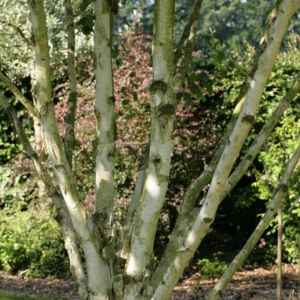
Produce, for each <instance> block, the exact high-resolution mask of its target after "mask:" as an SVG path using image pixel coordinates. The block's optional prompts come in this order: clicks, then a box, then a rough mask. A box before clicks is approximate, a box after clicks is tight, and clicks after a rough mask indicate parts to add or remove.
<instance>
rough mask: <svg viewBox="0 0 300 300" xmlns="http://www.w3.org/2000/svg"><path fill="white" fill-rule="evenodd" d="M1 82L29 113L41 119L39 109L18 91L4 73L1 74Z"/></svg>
mask: <svg viewBox="0 0 300 300" xmlns="http://www.w3.org/2000/svg"><path fill="white" fill-rule="evenodd" d="M0 80H1V81H2V82H3V83H4V84H5V85H6V86H7V87H8V88H9V89H10V90H11V91H12V92H13V94H14V95H15V96H16V98H17V99H18V100H19V101H20V102H21V103H22V104H23V105H24V106H25V107H26V108H27V109H28V111H29V112H30V113H31V114H32V115H33V116H35V117H36V118H38V117H39V114H38V111H37V109H36V108H35V107H34V105H33V104H32V103H31V102H30V101H29V100H28V99H27V98H26V97H25V96H24V94H23V93H22V92H21V91H20V90H19V89H18V87H17V86H16V85H15V84H14V83H13V82H12V81H11V80H10V79H8V78H7V77H6V76H5V75H4V74H3V73H2V72H0Z"/></svg>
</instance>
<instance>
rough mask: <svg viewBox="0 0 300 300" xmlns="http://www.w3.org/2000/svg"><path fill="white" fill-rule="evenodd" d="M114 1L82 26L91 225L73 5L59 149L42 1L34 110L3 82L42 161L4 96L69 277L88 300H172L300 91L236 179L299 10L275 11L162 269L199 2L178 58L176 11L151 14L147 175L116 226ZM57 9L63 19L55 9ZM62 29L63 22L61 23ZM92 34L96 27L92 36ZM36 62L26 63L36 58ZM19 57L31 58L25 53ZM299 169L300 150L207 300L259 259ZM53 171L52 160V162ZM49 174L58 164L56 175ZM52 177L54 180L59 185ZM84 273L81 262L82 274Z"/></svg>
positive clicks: (190, 192) (33, 17)
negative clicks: (259, 246) (91, 157)
mask: <svg viewBox="0 0 300 300" xmlns="http://www.w3.org/2000/svg"><path fill="white" fill-rule="evenodd" d="M121 2H122V3H118V1H117V0H95V1H93V2H92V1H82V4H81V5H80V8H81V9H82V10H84V9H86V8H87V7H88V9H90V11H92V18H91V17H90V15H89V16H88V17H86V18H85V19H84V18H83V19H82V20H83V21H81V24H83V25H85V26H88V27H90V29H91V27H92V26H91V24H90V22H91V21H92V25H93V36H94V40H93V47H94V73H95V80H96V86H95V89H96V99H95V103H94V108H95V110H94V111H95V118H96V126H95V131H96V139H95V140H94V142H93V146H94V150H95V159H96V168H95V176H94V180H95V181H94V192H95V202H94V212H93V214H92V216H91V217H89V215H88V214H87V212H86V211H85V209H84V207H83V205H82V204H81V201H80V200H81V199H80V195H79V193H78V190H77V187H76V183H75V180H74V174H73V172H72V165H73V151H74V143H75V135H74V123H75V110H76V98H77V91H76V71H75V55H74V52H75V49H76V45H75V29H74V28H75V27H74V13H73V8H72V2H71V0H65V2H64V3H65V12H66V16H67V20H68V24H67V28H66V32H67V33H68V75H69V90H70V93H69V101H68V110H67V113H66V117H65V128H66V130H65V135H64V139H63V141H62V138H61V136H60V134H59V129H58V126H57V122H56V119H55V114H54V105H53V97H52V85H51V69H50V55H49V53H50V49H49V38H48V36H49V34H48V28H47V15H46V14H45V7H44V5H45V3H44V1H43V0H28V1H27V3H28V7H29V11H30V12H29V16H28V17H29V18H30V22H31V28H32V34H31V37H30V40H29V41H27V44H28V47H29V50H30V48H32V51H33V52H34V72H32V74H31V75H32V78H31V79H32V94H33V101H29V100H27V99H26V98H25V97H24V95H22V93H21V91H19V90H18V88H17V87H16V86H15V85H14V84H13V83H12V81H11V80H9V79H8V78H7V77H6V76H4V75H3V74H1V77H0V79H1V80H2V81H3V83H4V84H6V85H7V86H8V87H9V88H10V89H11V91H12V92H13V93H14V94H15V96H16V98H17V99H19V101H21V102H22V103H23V105H24V107H25V108H26V109H27V110H28V112H29V113H30V115H31V117H33V118H35V120H36V122H37V123H38V125H39V126H40V127H41V139H42V147H41V149H37V150H38V153H37V152H36V151H35V150H34V149H33V147H32V145H31V144H30V142H29V140H28V138H27V136H26V134H25V132H24V130H23V128H22V125H21V123H20V121H19V119H18V117H17V114H16V112H15V110H14V107H13V106H12V105H11V104H10V103H9V102H8V101H7V99H6V98H5V96H4V95H3V93H0V104H1V108H2V109H4V110H5V111H6V112H7V114H8V115H9V116H10V118H11V120H12V122H13V125H14V129H15V132H16V134H17V135H18V137H19V139H20V141H21V143H22V144H23V147H24V151H25V153H26V155H27V156H28V157H29V158H30V159H31V160H32V161H33V163H34V166H35V168H36V171H37V173H38V175H39V178H40V180H41V181H42V182H43V183H44V185H45V188H46V191H47V194H48V196H49V197H50V198H51V199H52V200H53V203H54V205H55V207H56V211H57V220H58V222H59V224H60V225H61V229H62V232H63V235H64V239H65V246H66V249H67V251H68V254H69V258H70V264H71V271H72V274H73V276H74V279H75V281H76V284H77V287H78V293H79V297H80V299H91V300H98V299H101V300H102V299H159V300H162V299H169V297H170V295H171V293H172V290H173V289H174V286H175V285H176V283H177V281H178V280H179V278H180V276H181V275H182V273H183V271H184V268H185V267H186V266H187V264H188V262H189V260H190V259H191V258H192V257H193V255H194V253H195V251H196V249H197V248H198V247H199V245H200V243H201V242H202V240H203V238H204V237H205V236H206V235H207V233H208V232H209V230H210V226H211V224H212V223H213V221H214V219H215V214H216V211H217V209H218V206H219V204H220V203H221V201H222V200H223V199H224V197H225V196H226V195H227V194H228V193H229V192H230V191H231V190H232V188H233V187H234V186H235V185H236V183H237V182H238V181H239V179H240V178H241V177H242V175H243V174H244V173H245V171H246V170H247V168H248V167H249V165H250V164H251V162H252V161H253V159H254V157H255V156H256V155H257V153H258V152H259V150H260V148H261V147H262V145H263V144H264V143H265V141H266V139H267V137H268V135H269V134H270V132H271V131H272V129H273V128H274V126H275V125H276V123H277V122H278V120H279V118H280V116H281V115H282V114H283V112H284V111H285V109H286V108H287V106H288V104H289V103H290V102H291V100H292V99H293V98H295V96H296V95H297V93H298V92H299V88H300V83H299V75H298V77H296V78H295V82H294V84H293V86H291V88H290V90H289V91H288V93H287V94H286V96H285V97H284V98H283V99H282V101H281V102H280V103H279V105H278V107H277V108H276V110H275V111H274V113H273V115H272V116H271V117H270V119H269V120H268V121H267V122H266V124H265V125H264V127H263V128H262V129H261V131H260V133H259V134H258V135H257V137H256V139H255V141H254V142H253V144H252V145H251V146H250V147H249V149H248V150H247V153H246V155H245V156H244V158H243V159H242V160H241V163H240V164H239V166H238V167H236V169H235V170H234V172H233V173H232V169H233V165H234V163H235V162H236V159H237V157H238V156H239V153H240V150H241V148H242V146H243V144H244V142H245V139H246V138H247V135H248V133H249V130H250V128H251V126H252V124H253V122H254V121H255V116H256V113H257V109H258V107H259V103H260V100H261V96H262V93H263V91H264V88H265V85H266V82H267V81H268V78H269V76H270V74H271V70H272V67H273V65H274V62H275V59H276V56H277V54H278V51H279V48H280V44H281V41H282V39H283V37H284V34H285V32H286V30H287V28H288V26H289V21H290V18H291V17H292V16H293V14H295V13H296V12H297V10H298V9H299V8H300V1H299V0H277V1H276V3H275V6H274V8H273V9H272V11H271V12H270V13H269V17H268V20H267V25H266V28H265V30H264V33H263V36H262V38H261V40H260V43H259V47H258V49H257V51H256V54H255V56H254V57H253V61H252V65H251V67H250V68H249V70H248V71H247V73H246V74H245V78H244V83H243V85H242V87H241V91H240V94H239V96H238V99H237V100H238V101H237V103H238V104H237V106H236V108H235V110H234V112H233V115H232V118H231V120H230V123H229V124H228V129H227V132H226V134H225V136H224V138H223V141H222V142H221V143H220V146H219V148H218V150H217V151H216V153H215V155H214V157H213V159H212V160H211V162H210V164H209V165H208V166H207V168H206V170H205V171H204V172H203V173H202V174H199V177H198V178H197V179H196V180H194V181H193V182H192V184H191V185H190V186H189V188H188V189H187V190H186V192H185V195H184V199H183V201H182V206H181V209H180V211H179V216H178V219H177V222H176V225H175V227H174V229H173V231H172V234H171V235H170V239H169V244H168V245H167V247H166V249H165V252H164V254H163V256H162V259H161V260H160V261H159V262H156V261H155V253H154V250H153V245H154V238H155V234H156V230H157V223H158V219H159V215H160V212H161V210H162V207H163V204H164V200H165V195H166V192H167V188H168V184H169V181H170V177H169V174H170V168H171V152H172V136H173V131H174V121H175V115H176V111H177V108H178V105H179V103H180V101H181V98H182V95H183V92H184V90H185V84H186V80H185V79H186V78H185V77H186V74H187V72H186V70H187V68H188V66H189V65H190V63H191V54H192V51H193V46H194V43H195V37H196V32H197V23H198V16H199V12H200V8H201V4H202V0H195V2H194V6H193V9H192V12H191V14H190V17H189V19H188V21H187V23H186V26H185V28H184V30H183V32H182V35H181V38H180V40H179V43H178V44H177V45H176V47H175V48H174V32H173V28H174V8H175V0H156V1H155V9H154V24H153V41H152V69H153V81H152V83H151V85H150V86H149V94H150V107H151V132H150V138H149V147H148V151H147V152H146V153H145V154H144V159H143V161H142V162H141V164H140V167H139V174H138V176H137V181H136V184H135V190H134V193H133V197H132V199H131V202H130V204H129V206H128V209H127V212H126V216H124V218H123V219H124V221H123V223H122V224H119V223H118V222H116V221H115V220H114V209H115V203H116V196H115V189H116V188H117V187H116V184H115V183H114V176H113V174H114V162H115V155H116V147H115V139H116V136H115V126H116V124H115V123H116V122H115V112H114V106H115V94H114V86H113V82H114V81H113V77H114V74H113V72H112V59H113V51H114V48H113V44H114V41H113V28H114V17H115V15H116V14H117V13H118V6H119V4H122V5H126V1H121ZM54 9H55V7H54ZM61 16H62V18H63V14H62V15H61ZM84 22H86V23H87V24H84ZM27 53H28V52H26V55H27ZM19 55H20V57H21V56H22V55H23V53H21V52H20V53H19ZM299 157H300V147H298V148H297V149H295V152H294V155H293V157H292V158H291V160H290V162H289V163H288V165H287V168H286V170H285V172H284V174H283V176H282V179H281V182H280V184H279V185H278V187H277V189H276V192H275V193H274V199H273V201H272V202H271V204H270V206H269V209H268V210H267V212H266V214H265V215H264V217H263V218H262V219H261V221H260V223H259V225H258V226H257V228H256V230H255V231H254V233H253V234H252V236H251V237H250V238H249V240H248V242H247V244H246V245H245V246H244V248H243V249H242V251H241V252H240V254H239V255H238V256H237V257H236V258H235V259H234V260H233V262H232V264H231V265H230V266H229V268H228V270H227V271H226V272H225V274H224V275H223V277H221V279H220V281H219V283H218V284H217V285H216V287H215V288H214V289H213V290H212V292H211V293H210V295H209V299H217V297H218V295H219V292H220V291H222V290H223V289H224V288H225V286H226V284H227V283H228V281H229V280H230V279H231V278H232V276H233V274H234V272H235V271H236V269H237V268H238V267H239V266H240V265H241V263H242V262H243V260H244V259H245V258H246V257H247V255H248V254H249V253H250V251H251V250H252V249H253V247H254V246H255V244H256V243H257V241H258V239H259V238H260V236H261V234H262V233H263V231H264V230H265V228H266V226H267V225H268V223H269V221H270V219H271V218H272V216H274V214H275V212H276V208H277V206H278V205H279V203H280V201H281V199H282V198H283V196H284V195H285V193H286V192H287V184H288V179H289V176H290V175H291V172H292V170H293V169H294V167H295V165H296V164H297V162H298V160H299ZM48 159H49V160H48ZM48 162H49V163H48ZM52 174H53V175H54V176H52ZM207 184H210V185H209V189H208V192H207V195H206V198H205V200H204V202H203V204H202V206H201V208H195V207H198V206H196V204H198V203H196V202H197V198H198V195H199V193H200V191H201V190H202V189H203V188H204V187H205V186H207ZM83 261H84V262H83Z"/></svg>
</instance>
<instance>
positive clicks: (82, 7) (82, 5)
mask: <svg viewBox="0 0 300 300" xmlns="http://www.w3.org/2000/svg"><path fill="white" fill-rule="evenodd" d="M91 2H92V0H82V2H81V3H80V5H79V10H80V11H81V12H83V11H84V10H85V9H86V8H87V7H88V6H89V4H90V3H91Z"/></svg>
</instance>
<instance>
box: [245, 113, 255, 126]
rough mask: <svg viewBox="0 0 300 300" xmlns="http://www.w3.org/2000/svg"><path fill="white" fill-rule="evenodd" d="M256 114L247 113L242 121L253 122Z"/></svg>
mask: <svg viewBox="0 0 300 300" xmlns="http://www.w3.org/2000/svg"><path fill="white" fill-rule="evenodd" d="M254 119H255V118H254V116H252V115H245V116H244V117H243V118H242V122H246V123H249V124H253V122H254Z"/></svg>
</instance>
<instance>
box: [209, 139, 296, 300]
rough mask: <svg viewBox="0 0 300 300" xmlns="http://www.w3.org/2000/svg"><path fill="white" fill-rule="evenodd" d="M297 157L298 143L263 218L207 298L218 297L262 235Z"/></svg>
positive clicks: (285, 188)
mask: <svg viewBox="0 0 300 300" xmlns="http://www.w3.org/2000/svg"><path fill="white" fill-rule="evenodd" d="M299 159H300V145H299V146H298V148H297V149H296V150H295V152H294V154H293V157H292V158H291V160H290V161H289V163H288V165H287V166H286V168H285V171H284V173H283V175H282V179H281V181H280V184H279V185H278V187H277V189H276V191H275V193H274V196H273V200H272V202H271V203H270V205H269V208H268V209H267V211H266V213H265V214H264V216H263V218H262V219H261V220H260V222H259V223H258V225H257V226H256V228H255V230H254V232H253V233H252V235H251V236H250V238H249V239H248V241H247V243H246V244H245V245H244V247H243V249H242V250H241V251H240V252H239V254H238V255H237V256H236V257H235V258H234V259H233V261H232V262H231V264H230V265H229V266H228V268H227V269H226V271H225V272H224V274H223V275H222V276H221V278H220V279H219V281H218V282H217V284H216V285H215V287H214V288H213V290H212V291H211V292H210V294H209V296H208V299H209V300H216V299H218V298H219V296H220V292H221V291H223V290H224V288H225V287H226V285H227V284H228V283H229V281H230V280H231V279H232V277H233V275H234V273H235V272H236V271H237V269H238V268H239V267H240V266H241V265H242V264H243V262H244V261H245V259H246V258H247V257H248V255H249V254H250V252H251V251H252V249H253V248H254V246H255V245H256V243H257V242H258V240H259V238H260V237H261V236H262V234H263V233H264V231H265V230H266V228H267V227H268V225H269V224H270V221H271V220H272V218H273V217H274V215H275V214H276V212H277V209H278V206H279V204H280V203H281V201H282V199H283V198H284V196H285V195H286V194H287V192H288V181H289V178H290V176H291V174H292V172H293V170H294V168H295V166H296V164H297V162H298V161H299Z"/></svg>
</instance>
